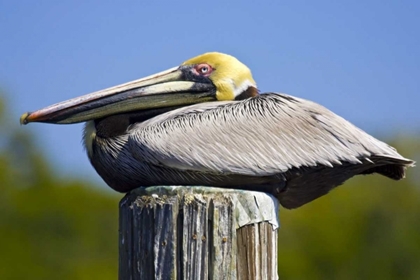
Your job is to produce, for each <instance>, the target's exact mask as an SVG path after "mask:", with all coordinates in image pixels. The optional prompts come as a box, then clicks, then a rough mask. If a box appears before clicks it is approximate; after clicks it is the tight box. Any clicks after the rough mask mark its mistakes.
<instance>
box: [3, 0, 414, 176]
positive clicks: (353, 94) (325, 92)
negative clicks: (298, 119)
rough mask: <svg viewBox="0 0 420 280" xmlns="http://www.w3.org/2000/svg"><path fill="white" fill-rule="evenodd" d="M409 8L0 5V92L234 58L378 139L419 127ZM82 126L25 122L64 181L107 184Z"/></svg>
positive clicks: (17, 94)
mask: <svg viewBox="0 0 420 280" xmlns="http://www.w3.org/2000/svg"><path fill="white" fill-rule="evenodd" d="M419 14H420V2H418V1H29V0H27V1H1V0H0V36H1V37H0V38H1V43H0V87H1V88H2V89H3V91H4V92H6V93H7V95H8V97H9V98H8V99H9V101H10V103H9V104H11V108H10V113H11V114H10V115H8V116H7V117H8V118H10V121H11V122H14V123H16V125H18V120H19V116H20V115H21V114H22V113H24V112H25V111H33V110H36V109H40V108H41V107H44V106H47V105H50V104H52V103H56V102H58V101H62V100H65V99H69V98H72V97H75V96H79V95H82V94H85V93H89V92H92V91H96V90H100V89H103V88H106V87H109V86H113V85H116V84H119V83H123V82H127V81H130V80H133V79H137V78H140V77H142V76H145V75H149V74H153V73H155V72H158V71H161V70H165V69H167V68H169V67H172V66H176V65H179V64H180V63H181V62H183V61H184V60H186V59H188V58H190V57H193V56H196V55H198V54H201V53H204V52H207V51H219V52H226V53H229V54H232V55H234V56H236V57H238V58H239V59H240V60H241V61H242V62H244V63H245V64H247V65H248V66H249V67H250V68H251V70H252V71H253V74H254V78H255V80H256V81H257V84H258V86H259V88H260V90H261V91H263V92H266V91H274V92H285V93H288V94H291V95H295V96H299V97H302V98H306V99H310V100H313V101H316V102H318V103H320V104H322V105H324V106H326V107H327V108H329V109H331V110H332V111H334V112H336V113H337V114H339V115H341V116H343V117H345V118H346V119H348V120H350V121H351V122H353V123H354V124H356V125H357V126H359V127H361V128H363V129H364V130H367V131H368V132H371V133H373V134H374V135H376V136H381V135H392V134H397V133H400V132H407V131H409V132H414V133H417V132H418V131H419V130H420V114H419V113H418V109H419V106H420V35H419V34H420V33H419V27H420V19H419V18H420V17H419ZM82 127H83V126H82V125H81V124H78V125H70V126H64V125H62V126H56V125H46V124H31V125H29V126H22V127H20V129H22V130H31V131H33V132H34V133H35V135H36V138H35V139H34V141H37V142H38V143H39V144H40V146H41V147H42V148H43V149H44V150H45V153H46V155H47V156H48V158H49V159H50V160H52V162H53V163H54V165H55V166H56V167H57V168H58V170H60V171H61V173H62V174H65V175H67V174H69V175H71V174H77V175H78V176H80V177H84V178H88V179H91V180H94V181H97V182H99V183H100V184H104V183H102V182H101V181H100V179H99V177H98V176H97V175H96V173H95V172H94V170H93V168H91V167H90V164H89V162H88V160H87V156H86V155H85V153H84V151H83V149H82V145H81V130H82Z"/></svg>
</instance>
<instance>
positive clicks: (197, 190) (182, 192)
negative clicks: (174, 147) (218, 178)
mask: <svg viewBox="0 0 420 280" xmlns="http://www.w3.org/2000/svg"><path fill="white" fill-rule="evenodd" d="M174 195H177V196H179V197H184V198H188V196H189V195H190V196H191V198H193V196H195V197H196V196H197V195H201V196H203V198H205V197H206V196H222V197H227V196H229V199H231V200H232V203H233V204H234V205H233V206H234V207H233V209H234V210H235V213H234V216H235V228H236V229H238V228H241V227H243V226H246V225H250V224H255V223H259V222H268V223H270V224H271V225H272V226H273V230H275V229H277V228H278V227H279V225H280V224H279V216H278V213H279V202H278V200H277V199H276V198H275V197H273V196H272V195H270V194H267V193H263V192H257V191H246V190H240V189H226V188H215V187H207V186H154V187H147V188H137V189H135V190H133V191H131V193H130V196H149V197H150V196H151V197H153V198H154V199H155V200H156V203H164V202H165V199H166V198H167V197H168V196H174ZM127 200H128V197H126V198H124V199H122V200H121V202H120V204H121V205H122V204H124V203H125V202H126V201H127Z"/></svg>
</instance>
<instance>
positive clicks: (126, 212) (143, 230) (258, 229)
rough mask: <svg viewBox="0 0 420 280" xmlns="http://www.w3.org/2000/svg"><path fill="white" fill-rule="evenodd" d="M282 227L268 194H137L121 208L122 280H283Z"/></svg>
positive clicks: (156, 190)
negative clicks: (280, 270) (280, 276)
mask: <svg viewBox="0 0 420 280" xmlns="http://www.w3.org/2000/svg"><path fill="white" fill-rule="evenodd" d="M277 228H278V202H277V200H276V199H275V198H274V197H272V196H270V195H268V194H265V193H261V192H253V191H242V190H231V189H220V188H208V187H184V186H182V187H151V188H138V189H136V190H133V191H132V192H130V193H129V194H127V195H126V196H125V197H124V198H123V199H122V200H121V202H120V230H119V242H120V243H119V248H120V249H119V250H120V256H119V279H120V280H125V279H147V280H149V279H194V280H196V279H278V277H277Z"/></svg>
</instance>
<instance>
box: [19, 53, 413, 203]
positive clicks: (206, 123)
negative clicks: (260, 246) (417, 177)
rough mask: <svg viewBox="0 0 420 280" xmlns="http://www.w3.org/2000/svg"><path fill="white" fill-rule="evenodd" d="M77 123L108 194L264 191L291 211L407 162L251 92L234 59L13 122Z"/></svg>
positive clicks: (355, 131)
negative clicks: (178, 189) (184, 188)
mask: <svg viewBox="0 0 420 280" xmlns="http://www.w3.org/2000/svg"><path fill="white" fill-rule="evenodd" d="M84 121H87V123H86V126H85V130H84V145H85V147H86V151H87V154H88V156H89V159H90V162H91V163H92V165H93V167H94V168H95V169H96V171H97V172H98V173H99V175H100V176H101V177H102V178H103V179H104V180H105V182H106V183H107V184H108V185H109V186H110V187H111V188H113V189H114V190H116V191H119V192H128V191H130V190H132V189H134V188H136V187H139V186H151V185H205V186H219V187H229V188H242V189H253V190H260V191H265V192H270V193H272V194H274V195H275V196H276V197H277V198H278V199H279V201H280V203H281V204H282V205H283V206H284V207H286V208H296V207H299V206H301V205H303V204H305V203H308V202H310V201H312V200H314V199H316V198H318V197H320V196H322V195H325V194H326V193H328V192H329V191H330V190H331V189H333V188H334V187H336V186H338V185H340V184H342V183H343V182H344V181H346V180H347V179H349V178H351V177H353V176H354V175H358V174H371V173H379V174H382V175H384V176H387V177H389V178H391V179H395V180H399V179H402V178H404V176H405V169H406V167H409V166H414V162H413V161H412V160H409V159H406V158H404V157H402V156H401V155H400V154H399V153H397V151H396V150H395V149H394V148H392V147H390V146H388V145H387V144H385V143H384V142H381V141H379V140H377V139H375V138H374V137H372V136H370V135H369V134H367V133H365V132H364V131H362V130H360V129H359V128H357V127H355V126H354V125H352V124H351V123H349V122H348V121H346V120H344V119H343V118H341V117H339V116H337V115H336V114H334V113H332V112H331V111H329V110H327V109H326V108H324V107H322V106H320V105H318V104H316V103H314V102H311V101H308V100H304V99H301V98H297V97H293V96H290V95H286V94H280V93H266V94H261V95H259V94H258V90H257V87H256V83H255V81H254V80H253V78H252V75H251V72H250V70H249V69H248V68H247V67H246V66H245V65H244V64H242V63H241V62H240V61H238V60H237V59H236V58H234V57H232V56H230V55H226V54H221V53H206V54H203V55H200V56H197V57H195V58H192V59H190V60H187V61H185V62H184V63H183V64H181V66H179V67H175V68H172V69H169V70H167V71H164V72H161V73H158V74H155V75H152V76H149V77H146V78H143V79H139V80H135V81H132V82H129V83H126V84H122V85H118V86H115V87H112V88H108V89H105V90H102V91H98V92H94V93H91V94H88V95H84V96H82V97H77V98H74V99H71V100H68V101H64V102H61V103H58V104H55V105H52V106H49V107H46V108H44V109H41V110H39V111H36V112H32V113H25V114H23V115H22V117H21V123H23V124H26V123H29V122H46V123H57V124H70V123H77V122H84Z"/></svg>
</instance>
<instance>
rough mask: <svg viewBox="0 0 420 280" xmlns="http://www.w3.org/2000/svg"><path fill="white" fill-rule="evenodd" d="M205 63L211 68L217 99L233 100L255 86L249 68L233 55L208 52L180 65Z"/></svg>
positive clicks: (211, 77) (211, 78)
mask: <svg viewBox="0 0 420 280" xmlns="http://www.w3.org/2000/svg"><path fill="white" fill-rule="evenodd" d="M202 63H206V64H208V65H210V66H211V67H212V68H213V72H212V73H211V74H210V76H209V78H210V80H211V81H212V82H213V84H214V85H215V87H216V89H217V91H216V97H217V99H218V100H234V99H235V97H236V96H238V95H240V94H241V93H242V92H244V91H245V90H246V89H247V88H248V87H251V86H252V87H255V88H256V87H257V85H256V83H255V81H254V79H253V78H252V74H251V70H249V68H248V67H247V66H246V65H245V64H243V63H242V62H240V61H239V60H238V59H236V58H235V57H233V56H231V55H228V54H224V53H218V52H209V53H205V54H202V55H199V56H196V57H194V58H191V59H189V60H187V61H185V62H184V63H182V65H197V64H202Z"/></svg>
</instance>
